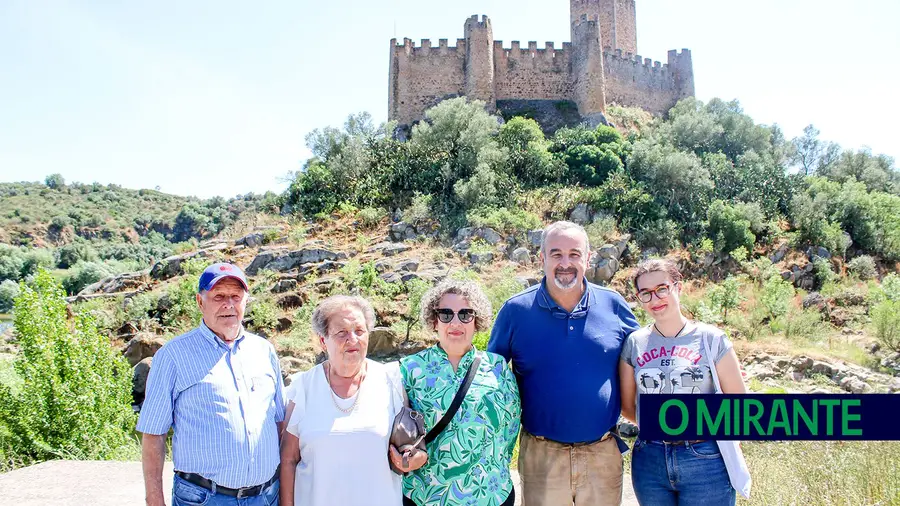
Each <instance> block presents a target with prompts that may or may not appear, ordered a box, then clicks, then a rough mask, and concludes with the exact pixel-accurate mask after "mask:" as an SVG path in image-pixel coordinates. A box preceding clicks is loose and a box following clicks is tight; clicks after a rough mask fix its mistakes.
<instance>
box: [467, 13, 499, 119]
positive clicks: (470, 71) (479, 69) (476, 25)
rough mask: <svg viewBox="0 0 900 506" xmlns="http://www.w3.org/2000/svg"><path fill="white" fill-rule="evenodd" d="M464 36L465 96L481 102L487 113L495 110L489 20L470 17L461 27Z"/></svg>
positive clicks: (492, 51)
mask: <svg viewBox="0 0 900 506" xmlns="http://www.w3.org/2000/svg"><path fill="white" fill-rule="evenodd" d="M463 30H464V32H465V36H466V59H465V69H464V70H465V78H466V85H465V94H466V96H467V97H469V99H470V100H483V101H484V102H485V104H486V106H487V109H488V111H493V110H494V109H495V108H496V105H497V104H496V102H495V98H494V94H495V89H494V49H493V45H494V34H493V31H492V30H491V20H490V19H488V17H487V16H482V18H481V21H478V16H472V17H471V18H469V19H467V20H466V24H465V26H464V27H463Z"/></svg>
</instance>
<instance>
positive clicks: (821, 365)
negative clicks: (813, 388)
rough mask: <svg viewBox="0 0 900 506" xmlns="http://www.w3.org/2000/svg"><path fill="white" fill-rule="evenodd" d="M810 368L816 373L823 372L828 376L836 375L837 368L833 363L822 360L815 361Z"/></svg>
mask: <svg viewBox="0 0 900 506" xmlns="http://www.w3.org/2000/svg"><path fill="white" fill-rule="evenodd" d="M809 370H810V371H812V372H813V373H814V374H822V375H825V376H828V377H829V378H830V377H832V376H834V373H835V368H834V366H833V365H831V364H829V363H828V362H822V361H820V360H816V361H814V362H813V364H812V366H811V367H810V368H809Z"/></svg>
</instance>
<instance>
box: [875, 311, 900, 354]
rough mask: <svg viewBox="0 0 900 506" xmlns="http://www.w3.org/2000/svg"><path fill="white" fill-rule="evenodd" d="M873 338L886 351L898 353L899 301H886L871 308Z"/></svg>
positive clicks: (899, 334)
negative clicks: (873, 329)
mask: <svg viewBox="0 0 900 506" xmlns="http://www.w3.org/2000/svg"><path fill="white" fill-rule="evenodd" d="M871 314H872V325H873V326H874V327H875V336H876V337H877V338H878V341H879V342H880V343H881V345H882V346H884V347H885V348H887V349H890V350H893V351H897V352H900V301H891V300H886V301H884V302H881V303H879V304H878V305H876V306H875V307H874V308H872V313H871Z"/></svg>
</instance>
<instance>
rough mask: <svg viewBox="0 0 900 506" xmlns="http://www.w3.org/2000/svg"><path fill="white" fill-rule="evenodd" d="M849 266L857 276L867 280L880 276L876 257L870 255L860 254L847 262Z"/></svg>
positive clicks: (851, 271)
mask: <svg viewBox="0 0 900 506" xmlns="http://www.w3.org/2000/svg"><path fill="white" fill-rule="evenodd" d="M847 268H848V269H850V273H852V274H853V275H854V276H856V277H857V278H859V279H861V280H863V281H866V280H869V279H875V278H876V277H878V268H877V267H876V265H875V259H874V258H872V257H870V256H869V255H860V256H858V257H856V258H854V259H853V260H850V262H848V263H847Z"/></svg>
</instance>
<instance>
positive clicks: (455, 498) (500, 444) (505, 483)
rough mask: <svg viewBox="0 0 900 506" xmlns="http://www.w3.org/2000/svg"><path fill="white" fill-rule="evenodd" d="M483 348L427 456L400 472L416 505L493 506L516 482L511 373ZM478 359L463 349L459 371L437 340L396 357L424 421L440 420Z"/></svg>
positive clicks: (515, 402) (516, 405)
mask: <svg viewBox="0 0 900 506" xmlns="http://www.w3.org/2000/svg"><path fill="white" fill-rule="evenodd" d="M478 353H479V354H481V365H480V366H479V368H478V373H477V374H476V375H475V379H474V380H473V381H472V386H471V387H470V388H469V392H468V393H467V394H466V397H465V400H464V401H463V403H462V406H460V408H459V411H457V412H456V415H455V416H454V417H453V420H452V421H451V422H450V424H449V425H448V426H447V428H446V429H445V430H444V432H442V433H441V434H440V435H439V436H438V437H437V439H435V440H434V441H432V442H431V444H429V445H428V463H427V464H426V465H425V466H423V467H422V468H421V469H418V470H416V471H414V472H412V473H410V474H409V475H408V476H406V478H404V480H403V494H404V495H406V497H409V498H410V499H412V500H413V501H414V502H415V503H416V504H418V505H419V506H432V505H440V506H456V505H466V506H497V505H499V504H502V503H503V501H505V500H506V498H507V497H509V494H510V493H511V492H512V490H513V484H512V480H511V479H510V476H509V463H510V459H511V458H512V452H513V448H514V447H515V445H516V438H517V437H518V435H519V419H520V416H521V414H522V405H521V402H520V401H519V387H518V385H517V384H516V378H515V376H513V373H512V371H511V370H510V368H509V366H508V365H507V363H506V360H505V359H504V358H503V357H501V356H500V355H496V354H494V353H487V352H478ZM474 359H475V350H474V348H473V350H472V351H470V352H469V353H467V354H466V355H465V356H464V357H463V358H462V360H461V361H460V363H459V367H458V368H457V370H456V372H454V371H453V366H452V365H450V360H449V359H448V358H447V354H446V353H445V352H444V350H442V349H441V348H440V346H437V345H436V346H432V347H431V348H428V349H427V350H424V351H422V352H419V353H416V354H415V355H411V356H408V357H405V358H404V359H402V360H401V361H400V371H401V372H402V374H403V384H404V386H405V387H406V392H407V394H408V395H409V402H410V405H411V406H412V408H413V409H415V410H417V411H420V412H421V413H422V414H423V415H424V417H425V429H426V430H428V429H430V428H431V427H433V426H434V425H435V424H437V422H438V420H440V419H441V417H442V416H443V415H444V413H445V412H446V410H447V408H449V407H450V403H451V402H453V397H454V396H455V395H456V391H457V390H458V389H459V386H460V384H461V383H462V381H463V379H464V378H465V376H466V371H468V370H469V365H471V364H472V361H473V360H474Z"/></svg>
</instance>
